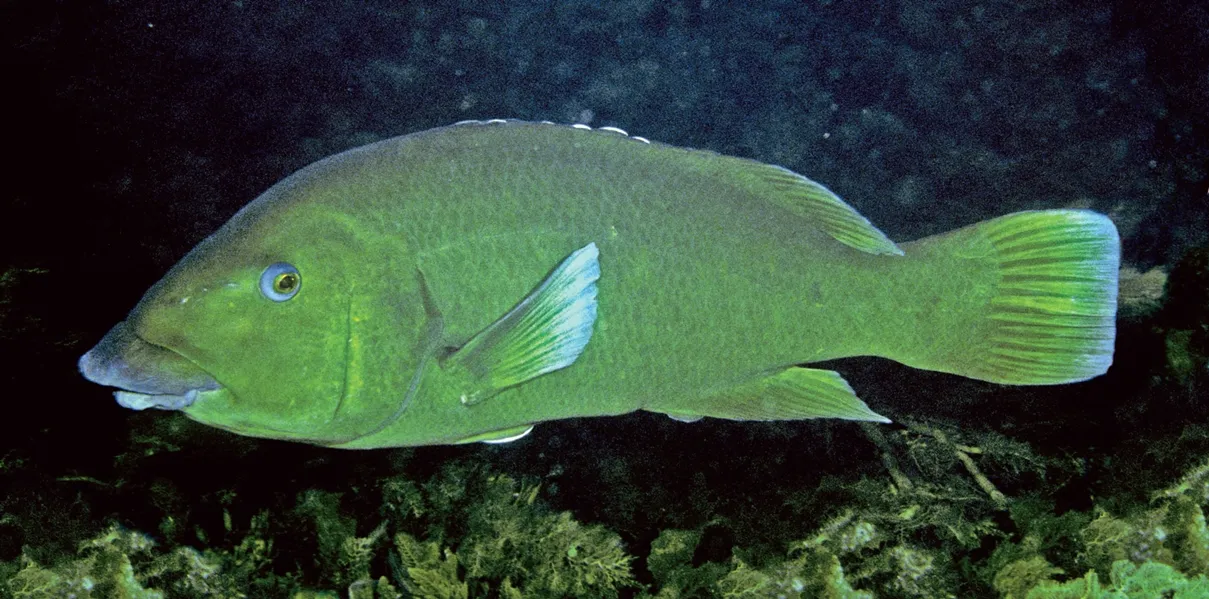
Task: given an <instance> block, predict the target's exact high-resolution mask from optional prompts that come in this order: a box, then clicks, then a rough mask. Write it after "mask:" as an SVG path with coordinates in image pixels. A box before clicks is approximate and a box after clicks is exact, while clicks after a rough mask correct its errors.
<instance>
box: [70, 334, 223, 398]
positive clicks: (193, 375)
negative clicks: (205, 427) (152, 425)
mask: <svg viewBox="0 0 1209 599" xmlns="http://www.w3.org/2000/svg"><path fill="white" fill-rule="evenodd" d="M79 368H80V374H83V375H84V378H86V379H88V380H90V381H92V382H94V383H97V384H99V385H105V386H107V387H117V388H119V389H121V390H120V391H116V392H114V397H115V398H116V399H117V401H118V403H119V404H121V405H122V406H123V407H127V408H130V409H132V410H145V409H147V408H158V409H161V410H179V409H182V408H186V407H188V406H189V405H191V404H192V403H193V402H194V401H196V399H197V394H198V393H199V392H200V391H211V390H214V389H218V388H220V387H221V385H219V384H218V381H216V380H215V379H214V377H212V376H210V375H209V374H208V373H206V372H205V371H204V370H202V369H200V368H198V367H197V365H195V364H193V363H192V362H190V361H189V360H186V359H185V358H184V357H182V356H181V355H180V354H178V353H176V352H174V351H172V350H170V349H167V348H164V347H160V346H158V345H155V344H152V343H148V342H147V341H144V340H143V339H142V338H140V337H139V336H138V335H136V334H135V333H134V332H133V331H132V330H131V327H130V325H129V324H127V323H126V322H119V323H118V324H117V325H116V326H114V327H113V328H112V329H110V331H109V332H108V333H106V334H105V337H104V338H102V339H101V341H100V342H99V343H97V345H96V347H93V348H92V349H90V350H88V352H87V353H85V354H84V355H83V356H81V357H80V361H79Z"/></svg>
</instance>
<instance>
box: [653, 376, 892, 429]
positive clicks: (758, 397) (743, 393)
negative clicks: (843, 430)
mask: <svg viewBox="0 0 1209 599" xmlns="http://www.w3.org/2000/svg"><path fill="white" fill-rule="evenodd" d="M652 411H655V412H661V413H664V414H667V415H668V416H671V417H672V418H675V419H677V420H688V419H691V418H694V417H700V416H709V417H711V418H726V419H728V420H805V419H809V418H839V419H842V420H863V421H869V422H890V419H888V418H886V417H885V416H882V415H881V414H878V413H877V412H874V411H873V410H871V409H869V406H868V405H865V402H863V401H861V400H860V398H858V397H857V396H856V393H855V392H853V391H852V387H850V386H849V385H848V381H845V380H844V377H842V376H840V374H839V373H838V372H835V371H834V370H819V369H815V368H801V367H793V368H787V369H785V370H782V371H781V372H778V373H777V374H774V375H771V376H768V377H765V378H762V379H758V380H756V381H753V382H750V383H746V384H743V385H740V386H738V387H736V388H734V389H729V390H726V391H723V392H721V393H717V394H715V395H711V396H709V397H706V398H704V399H695V400H693V401H692V402H691V403H687V402H686V405H684V406H677V407H675V408H666V409H661V408H656V409H653V410H652Z"/></svg>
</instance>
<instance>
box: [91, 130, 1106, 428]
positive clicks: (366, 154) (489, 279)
mask: <svg viewBox="0 0 1209 599" xmlns="http://www.w3.org/2000/svg"><path fill="white" fill-rule="evenodd" d="M1119 254H1120V241H1119V238H1118V235H1117V231H1116V228H1115V227H1114V226H1113V224H1112V222H1111V221H1109V219H1108V218H1106V217H1104V216H1103V215H1100V214H1096V213H1094V212H1089V211H1083V210H1042V211H1032V212H1021V213H1016V214H1010V215H1007V216H1002V217H999V218H995V219H992V220H989V221H985V222H981V223H978V224H975V225H972V226H969V227H966V228H963V229H960V230H957V231H952V232H949V233H946V234H942V235H937V236H934V237H928V238H926V239H921V240H919V241H914V242H911V243H903V244H896V243H895V242H893V241H891V240H890V239H888V238H887V237H886V236H885V235H884V234H882V232H881V231H879V230H878V229H877V228H876V227H874V226H873V225H872V224H870V223H869V221H868V220H866V219H865V218H864V217H863V216H861V215H860V214H859V213H857V212H856V210H854V209H853V208H852V207H851V206H849V205H848V204H846V203H844V201H842V200H841V199H840V198H839V197H837V196H836V195H835V194H834V193H832V192H831V191H829V190H828V189H827V188H826V187H824V186H822V185H820V184H818V183H816V182H814V181H811V180H810V179H807V178H806V177H803V176H801V175H798V174H796V173H794V172H791V171H789V170H787V169H784V168H781V167H778V166H771V165H767V164H763V163H760V162H756V161H753V160H747V159H742V158H734V157H729V156H723V155H719V154H716V153H713V152H707V151H700V150H690V149H684V148H677V147H672V146H668V145H663V144H659V143H652V142H650V141H648V140H646V139H644V138H641V137H635V136H630V135H627V134H626V133H625V132H623V131H621V130H619V129H614V128H610V127H603V128H600V129H596V130H592V129H589V128H588V127H586V126H583V125H575V126H561V125H554V124H550V123H527V122H517V121H502V120H492V121H485V122H479V121H472V122H464V123H458V124H456V125H453V126H449V127H444V128H439V129H433V130H429V131H424V132H421V133H416V134H412V135H407V136H403V137H397V138H393V139H387V140H385V141H381V142H378V143H375V144H371V145H368V146H364V147H360V148H356V149H353V150H349V151H347V152H344V153H341V154H337V155H335V156H332V157H329V158H326V159H324V160H321V161H319V162H316V163H315V164H312V165H310V166H307V167H306V168H304V169H302V170H301V171H298V172H297V173H295V174H293V175H291V176H290V177H288V178H286V179H285V180H283V181H281V182H280V183H278V184H276V185H274V186H273V187H272V188H270V189H269V190H268V191H266V192H265V193H264V194H262V195H261V196H260V197H259V198H257V199H256V200H255V201H253V202H251V203H250V204H248V205H247V206H245V207H244V208H243V209H242V210H240V211H239V213H237V214H236V215H235V216H234V217H233V218H232V219H231V220H230V221H229V222H228V223H226V224H225V225H224V226H223V227H222V228H220V229H219V230H218V231H217V232H216V233H214V234H213V235H211V236H210V237H208V238H207V239H205V240H204V241H202V242H201V243H200V244H199V245H198V246H197V247H196V248H194V249H193V250H192V251H191V252H189V254H188V255H186V256H185V257H184V258H183V259H182V260H181V261H180V262H179V263H178V264H177V265H176V266H174V267H173V268H172V270H171V271H169V272H168V274H167V275H165V276H164V278H163V279H162V280H160V281H159V282H158V283H156V284H155V285H154V286H153V287H151V289H150V290H148V291H147V293H146V295H144V296H143V298H142V300H141V301H140V302H139V303H138V305H137V306H135V308H134V310H133V311H131V313H130V315H129V316H128V317H127V318H126V320H125V321H124V322H121V323H118V325H117V326H115V327H114V328H113V329H112V330H111V331H110V332H109V333H108V334H107V335H106V336H105V337H104V338H103V339H102V340H101V341H100V343H98V344H97V346H96V347H94V348H93V349H92V350H91V351H89V352H88V353H87V354H85V355H84V356H83V357H82V358H81V359H80V364H79V366H80V370H81V372H82V373H83V375H84V376H85V377H87V378H88V379H90V380H92V381H94V382H96V383H99V384H102V385H107V386H112V387H117V388H119V389H120V390H118V391H117V392H116V393H115V396H116V398H117V401H118V403H120V404H121V405H123V406H125V407H128V408H133V409H144V408H159V409H168V410H180V411H182V412H184V413H185V414H186V415H188V416H189V417H190V418H192V419H194V420H197V421H199V422H202V423H205V424H209V425H213V426H216V427H220V428H223V429H226V430H228V431H232V432H235V433H239V434H242V435H251V436H255V437H267V438H274V439H291V440H296V441H304V442H307V443H314V444H319V445H326V446H332V447H344V448H359V449H366V448H375V447H397V446H412V445H429V444H447V443H465V442H471V441H488V442H502V441H508V440H512V439H515V438H518V437H519V436H522V435H524V434H525V433H527V432H528V431H529V430H531V429H532V427H533V425H534V424H535V423H538V422H542V421H547V420H557V419H562V418H574V417H584V416H608V415H617V414H625V413H627V412H633V411H635V410H647V411H651V412H659V413H663V414H667V415H668V416H671V417H673V418H676V419H678V420H684V421H692V420H696V419H699V418H702V417H712V418H727V419H732V420H794V419H804V418H840V419H848V420H865V421H878V422H888V420H887V419H886V418H884V417H882V416H880V415H878V414H877V413H876V412H874V411H873V410H871V409H870V408H869V406H867V405H866V404H865V403H864V402H862V401H861V400H860V399H858V398H857V396H856V394H855V393H854V392H853V390H852V388H851V387H850V386H849V385H848V383H847V382H846V381H845V380H844V379H843V378H842V377H841V376H840V375H839V374H838V373H836V372H834V371H831V370H823V369H817V368H810V367H809V366H804V364H809V363H811V362H818V361H822V360H831V359H835V358H842V357H846V356H881V357H885V358H889V359H891V360H896V361H898V362H901V363H903V364H906V365H909V366H912V367H915V368H923V369H927V370H935V371H941V372H948V373H954V374H958V375H962V376H966V377H972V378H976V379H982V380H985V381H993V382H996V383H1003V384H1011V385H1046V384H1060V383H1070V382H1075V381H1082V380H1085V379H1089V378H1092V377H1095V376H1097V375H1100V374H1103V373H1104V372H1105V370H1107V369H1108V367H1109V365H1110V364H1111V363H1112V353H1113V340H1114V336H1115V332H1116V329H1115V315H1116V305H1117V304H1116V295H1117V269H1118V262H1119Z"/></svg>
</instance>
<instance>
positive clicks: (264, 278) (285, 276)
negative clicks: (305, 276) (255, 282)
mask: <svg viewBox="0 0 1209 599" xmlns="http://www.w3.org/2000/svg"><path fill="white" fill-rule="evenodd" d="M299 289H302V274H301V273H299V272H298V269H297V268H294V265H293V264H290V263H288V262H277V263H274V264H270V265H269V267H268V268H266V269H264V272H263V273H261V275H260V294H261V295H263V296H265V297H266V298H268V299H270V300H273V301H275V302H284V301H286V300H288V299H290V298H292V297H294V296H295V295H298V290H299Z"/></svg>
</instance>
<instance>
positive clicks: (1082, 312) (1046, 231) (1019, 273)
mask: <svg viewBox="0 0 1209 599" xmlns="http://www.w3.org/2000/svg"><path fill="white" fill-rule="evenodd" d="M964 232H965V233H968V234H970V235H972V236H973V237H975V238H977V237H981V238H982V240H983V241H984V242H989V245H990V246H991V247H992V248H994V253H995V261H996V262H997V265H998V282H997V284H996V288H995V294H994V296H993V297H992V299H991V301H990V305H989V307H988V308H989V310H988V313H987V316H986V317H987V318H988V319H989V322H987V323H985V326H983V327H979V328H980V329H981V331H980V332H981V333H983V334H982V335H981V336H980V338H979V339H978V340H977V342H976V343H975V347H973V348H972V349H973V351H972V352H970V353H969V354H967V355H966V356H965V358H964V359H963V361H964V362H965V363H964V364H961V365H960V367H959V368H957V369H956V370H958V371H959V372H960V374H963V375H965V376H970V377H974V378H979V379H983V380H987V381H992V382H996V383H1004V384H1013V385H1051V384H1059V383H1072V382H1076V381H1082V380H1086V379H1090V378H1092V377H1095V376H1099V375H1101V374H1104V372H1105V371H1106V370H1108V367H1109V366H1110V365H1111V364H1112V354H1113V341H1114V338H1115V336H1116V314H1117V271H1118V269H1119V263H1120V246H1121V242H1120V238H1119V236H1118V235H1117V228H1116V227H1115V226H1114V225H1113V224H1112V221H1110V220H1109V219H1108V218H1107V217H1105V216H1104V215H1101V214H1097V213H1095V212H1089V211H1084V210H1044V211H1035V212H1019V213H1016V214H1009V215H1007V216H1003V217H1000V218H996V219H993V220H989V221H986V222H983V223H979V224H977V225H974V226H973V227H970V228H969V229H967V230H965V231H964Z"/></svg>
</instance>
